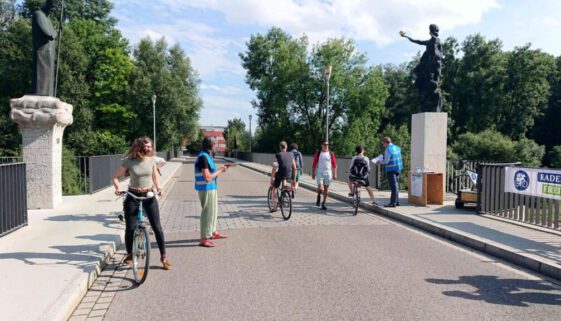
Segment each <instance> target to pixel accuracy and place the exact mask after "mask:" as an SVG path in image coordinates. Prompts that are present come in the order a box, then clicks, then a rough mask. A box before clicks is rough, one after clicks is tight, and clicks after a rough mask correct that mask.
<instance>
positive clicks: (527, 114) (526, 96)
mask: <svg viewBox="0 0 561 321" xmlns="http://www.w3.org/2000/svg"><path fill="white" fill-rule="evenodd" d="M555 67H556V66H555V59H554V57H553V56H551V55H549V54H546V53H543V52H541V51H540V50H531V49H530V44H526V45H525V46H522V47H517V48H515V49H514V51H512V52H509V53H508V58H507V78H506V83H505V88H504V91H505V98H504V105H503V107H502V110H500V117H499V119H498V122H497V128H498V129H499V131H500V132H502V133H503V134H505V135H507V136H509V137H511V138H513V139H518V138H521V137H524V136H525V134H526V131H527V130H528V129H529V128H531V127H532V126H533V125H534V119H535V118H536V117H538V116H540V115H542V114H543V112H544V110H545V109H546V107H547V103H548V99H549V97H550V89H551V86H550V84H549V79H552V78H553V77H554V76H553V74H554V73H556V68H555Z"/></svg>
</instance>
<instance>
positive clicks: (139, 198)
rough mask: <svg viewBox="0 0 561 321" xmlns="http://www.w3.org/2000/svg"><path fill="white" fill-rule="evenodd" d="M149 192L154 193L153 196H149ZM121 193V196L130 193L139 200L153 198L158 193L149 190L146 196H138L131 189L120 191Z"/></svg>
mask: <svg viewBox="0 0 561 321" xmlns="http://www.w3.org/2000/svg"><path fill="white" fill-rule="evenodd" d="M149 193H152V196H150V197H148V195H149ZM119 194H121V196H125V195H127V194H128V195H130V196H131V197H132V198H134V199H136V200H139V201H145V200H149V199H151V198H154V196H156V194H154V192H148V193H146V197H143V196H136V195H134V194H133V193H131V192H129V191H120V192H119Z"/></svg>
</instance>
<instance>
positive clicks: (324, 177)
mask: <svg viewBox="0 0 561 321" xmlns="http://www.w3.org/2000/svg"><path fill="white" fill-rule="evenodd" d="M332 180H333V177H332V176H331V172H317V174H316V182H317V183H318V185H324V186H329V185H331V181H332Z"/></svg>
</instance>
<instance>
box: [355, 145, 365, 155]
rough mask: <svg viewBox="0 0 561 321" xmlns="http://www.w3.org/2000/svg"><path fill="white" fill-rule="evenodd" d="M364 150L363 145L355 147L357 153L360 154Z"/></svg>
mask: <svg viewBox="0 0 561 321" xmlns="http://www.w3.org/2000/svg"><path fill="white" fill-rule="evenodd" d="M363 151H364V147H362V146H361V145H356V147H355V153H356V154H357V155H358V154H360V153H362V152H363Z"/></svg>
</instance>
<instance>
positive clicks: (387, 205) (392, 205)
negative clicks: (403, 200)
mask: <svg viewBox="0 0 561 321" xmlns="http://www.w3.org/2000/svg"><path fill="white" fill-rule="evenodd" d="M384 207H395V204H391V203H390V204H386V205H384Z"/></svg>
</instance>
